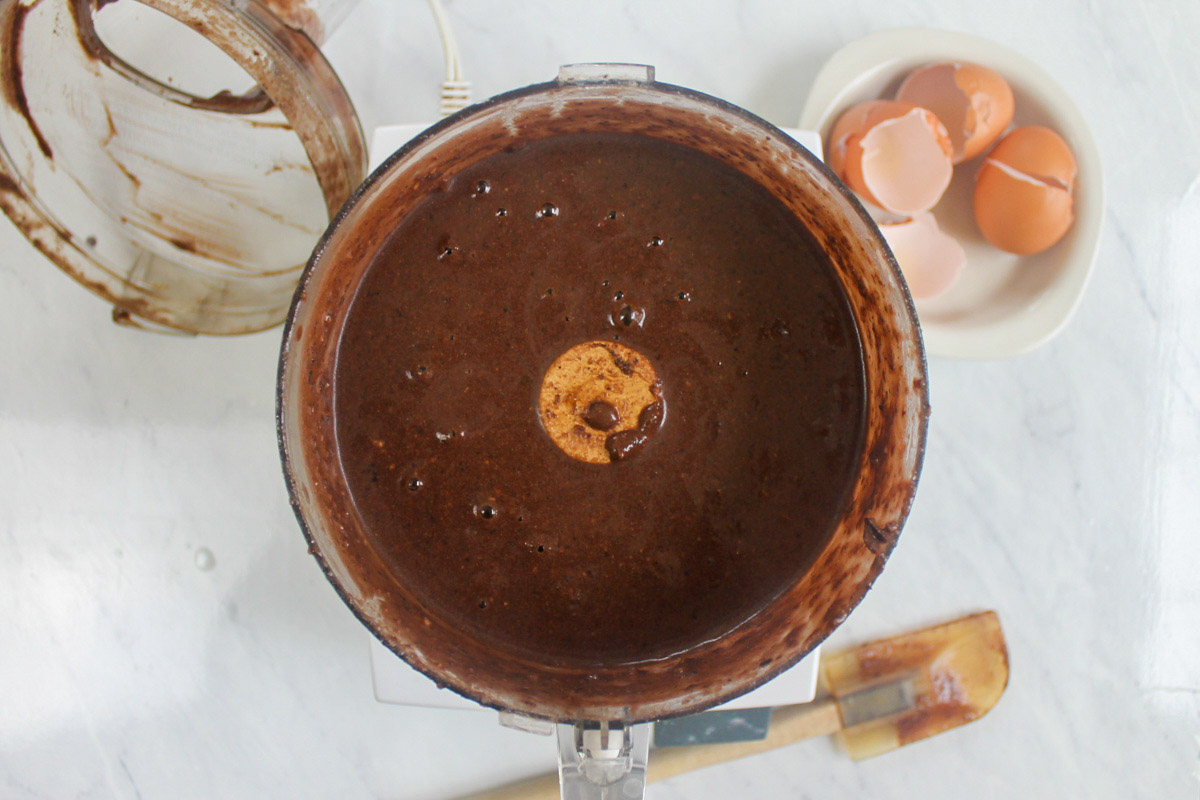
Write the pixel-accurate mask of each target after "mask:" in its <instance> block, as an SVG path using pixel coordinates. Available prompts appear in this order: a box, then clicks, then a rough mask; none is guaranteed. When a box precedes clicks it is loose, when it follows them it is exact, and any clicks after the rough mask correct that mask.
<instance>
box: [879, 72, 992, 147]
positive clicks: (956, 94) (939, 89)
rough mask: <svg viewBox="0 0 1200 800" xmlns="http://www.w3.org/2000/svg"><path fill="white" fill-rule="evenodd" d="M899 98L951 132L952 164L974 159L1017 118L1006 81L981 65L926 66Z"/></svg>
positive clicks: (911, 77) (909, 79)
mask: <svg viewBox="0 0 1200 800" xmlns="http://www.w3.org/2000/svg"><path fill="white" fill-rule="evenodd" d="M896 99H897V100H900V101H903V102H907V103H913V104H914V105H918V106H921V107H922V108H928V109H929V110H930V111H932V112H933V113H934V114H936V115H937V117H938V119H939V120H941V121H942V124H943V125H945V126H946V131H947V132H948V133H949V134H950V141H951V143H952V144H953V146H954V163H955V164H958V163H961V162H963V161H967V160H969V159H972V158H974V157H975V156H977V155H979V154H980V153H982V152H983V151H984V150H986V149H987V148H988V147H989V146H990V145H991V144H992V143H993V142H995V141H996V139H998V138H999V137H1000V135H1001V134H1002V133H1004V129H1005V128H1007V127H1008V126H1009V123H1011V122H1012V118H1013V109H1014V103H1013V93H1012V89H1011V88H1010V87H1009V85H1008V82H1007V81H1006V80H1004V78H1002V77H1001V76H1000V75H999V74H997V73H996V72H995V71H993V70H991V69H988V68H987V67H984V66H980V65H979V64H971V63H967V62H953V63H940V64H928V65H926V66H924V67H919V68H918V69H915V70H913V71H912V72H911V73H910V74H909V76H908V77H907V78H905V79H904V83H902V84H901V85H900V89H899V90H898V91H897V92H896Z"/></svg>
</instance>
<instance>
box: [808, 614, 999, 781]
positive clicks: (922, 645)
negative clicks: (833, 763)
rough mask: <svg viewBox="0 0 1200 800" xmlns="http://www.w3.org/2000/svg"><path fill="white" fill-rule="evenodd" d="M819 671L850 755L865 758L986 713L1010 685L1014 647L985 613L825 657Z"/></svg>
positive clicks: (997, 621) (990, 615) (954, 726)
mask: <svg viewBox="0 0 1200 800" xmlns="http://www.w3.org/2000/svg"><path fill="white" fill-rule="evenodd" d="M821 674H822V681H823V683H824V685H825V687H826V689H827V690H828V691H829V693H830V694H832V695H833V696H834V697H835V698H837V699H838V702H839V707H840V708H841V710H842V718H843V723H844V724H845V725H846V728H845V730H844V731H843V732H842V736H843V740H844V742H845V745H846V751H847V752H848V753H849V754H850V756H851V757H852V758H854V759H855V760H861V759H864V758H869V757H871V756H875V755H880V754H882V753H886V752H889V751H891V750H895V749H896V748H898V747H902V746H904V745H906V744H911V743H912V742H916V741H920V740H921V739H925V738H927V737H929V736H932V735H934V734H935V733H941V732H943V731H947V730H950V729H951V728H957V727H958V726H959V725H964V724H966V723H968V722H971V721H972V720H976V719H979V718H980V717H982V716H983V715H984V714H986V713H987V712H988V711H989V710H991V708H992V706H994V705H995V704H996V701H997V700H999V699H1000V695H1001V694H1003V693H1004V688H1005V687H1006V686H1007V685H1008V649H1007V647H1005V644H1004V633H1003V631H1002V630H1001V629H1000V618H999V617H998V616H996V612H994V611H985V612H983V613H980V614H973V615H971V616H969V617H963V618H962V619H958V620H955V621H953V622H948V623H946V624H944V625H935V626H933V627H931V628H924V629H922V630H919V631H913V632H911V633H905V634H901V635H900V636H892V637H889V638H887V639H880V640H878V641H874V642H868V643H867V644H864V645H861V646H859V647H855V648H853V649H851V650H847V651H844V652H841V653H835V654H833V655H831V656H827V657H826V658H825V659H824V660H823V661H822V662H821ZM889 685H895V686H897V687H901V688H902V690H903V691H902V692H901V694H903V695H904V696H906V697H907V698H908V699H907V700H906V702H905V704H904V706H905V707H903V708H897V705H896V703H895V702H893V699H894V698H893V695H896V694H897V693H896V692H889V691H886V688H887V687H888V686H889ZM877 698H878V700H877ZM888 698H893V699H888ZM874 703H878V705H877V707H876V708H875V709H874V710H873V709H872V704H874Z"/></svg>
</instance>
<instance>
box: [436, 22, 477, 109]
mask: <svg viewBox="0 0 1200 800" xmlns="http://www.w3.org/2000/svg"><path fill="white" fill-rule="evenodd" d="M429 10H430V11H432V12H433V19H434V21H435V22H437V28H438V33H439V34H441V37H442V52H443V53H444V54H445V57H446V80H444V81H442V97H441V102H439V103H438V114H440V115H441V116H443V117H448V116H450V115H451V114H453V113H454V112H455V111H458V110H459V109H463V108H466V107H467V106H468V105H470V103H471V82H470V81H467V80H464V79H463V69H462V58H461V57H460V56H459V54H458V42H456V41H455V39H454V31H453V30H452V29H451V28H450V20H449V19H448V18H447V17H446V10H445V9H444V8H442V0H429Z"/></svg>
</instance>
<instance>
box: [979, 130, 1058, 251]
mask: <svg viewBox="0 0 1200 800" xmlns="http://www.w3.org/2000/svg"><path fill="white" fill-rule="evenodd" d="M1075 173H1076V165H1075V158H1074V156H1073V155H1072V154H1071V151H1070V148H1068V147H1067V144H1066V142H1064V141H1063V140H1062V138H1061V137H1060V136H1059V135H1058V134H1056V133H1055V132H1054V131H1052V130H1050V129H1048V128H1042V127H1036V126H1029V127H1024V128H1017V129H1016V130H1014V131H1013V132H1012V133H1010V134H1009V135H1008V136H1006V137H1004V139H1003V140H1001V142H1000V143H999V144H998V145H996V148H995V149H994V150H993V151H992V152H991V154H990V155H989V156H988V158H987V160H986V161H985V162H984V164H983V167H982V168H981V169H980V171H979V175H978V176H977V177H976V179H975V221H976V223H978V225H979V230H980V232H981V233H982V234H983V236H984V238H985V239H987V240H988V241H989V242H991V243H992V244H993V245H995V246H996V247H998V248H1000V249H1001V250H1005V251H1007V252H1010V253H1016V254H1018V255H1031V254H1033V253H1040V252H1042V251H1043V250H1046V249H1047V248H1049V247H1051V246H1053V245H1054V244H1055V243H1056V242H1058V240H1059V239H1061V238H1062V237H1063V235H1064V234H1066V232H1067V230H1068V229H1070V227H1071V223H1072V222H1073V221H1074V218H1075V217H1074V212H1073V209H1072V207H1073V205H1074V198H1073V192H1074V188H1075Z"/></svg>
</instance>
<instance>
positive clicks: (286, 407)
mask: <svg viewBox="0 0 1200 800" xmlns="http://www.w3.org/2000/svg"><path fill="white" fill-rule="evenodd" d="M603 83H606V84H609V85H612V84H623V83H637V84H638V85H639V86H640V87H641V88H649V89H652V90H654V91H658V92H665V93H668V94H674V95H681V96H683V97H685V98H687V99H690V100H692V101H697V102H699V103H700V104H702V105H707V106H709V107H716V108H718V109H720V110H722V111H725V112H727V113H729V114H732V115H735V116H737V117H740V118H742V119H744V120H746V121H747V122H749V123H750V124H752V125H754V126H756V127H758V128H760V129H763V130H764V131H766V132H768V133H771V134H772V135H773V136H774V138H775V139H776V140H777V141H778V142H779V144H780V145H782V146H784V147H786V148H787V149H788V151H789V155H792V156H794V157H796V158H799V159H802V160H804V161H805V162H806V163H807V164H808V165H809V166H810V167H811V168H812V169H814V170H815V172H816V173H817V174H818V175H819V176H820V177H821V178H823V179H824V180H825V182H826V183H827V186H828V188H829V189H831V190H832V191H833V192H835V193H836V194H838V195H839V196H840V198H841V199H842V200H844V201H845V203H846V204H847V209H848V213H849V214H850V215H852V216H854V217H857V220H858V222H859V223H861V224H862V225H863V226H865V227H866V228H867V230H868V237H869V238H870V239H872V240H873V242H874V243H875V244H877V245H878V247H879V251H878V252H879V255H880V257H881V258H880V269H881V271H882V272H884V273H886V274H887V275H888V276H890V277H891V279H892V280H894V282H895V286H896V288H897V289H898V292H899V296H900V297H901V298H902V303H901V304H900V305H901V307H900V308H898V309H897V311H896V313H897V315H898V316H900V317H903V318H904V319H905V320H906V323H905V324H906V325H911V331H912V339H911V343H912V346H913V347H915V351H914V352H915V358H914V359H913V361H914V363H913V364H912V366H911V369H912V371H913V373H914V374H915V375H916V376H917V381H915V382H914V385H913V388H912V395H913V396H914V397H915V401H914V402H915V404H916V405H915V406H914V408H916V409H917V410H918V413H917V414H916V415H915V419H913V420H910V421H907V422H904V423H901V422H897V423H896V424H897V427H898V428H904V429H905V430H908V431H909V432H910V434H911V435H912V437H913V438H912V440H911V442H910V443H909V444H908V445H907V446H906V447H907V449H908V450H909V453H910V455H909V458H908V463H909V469H907V470H906V471H905V475H904V478H903V481H904V483H905V484H906V486H907V488H906V490H905V491H904V492H903V497H900V498H898V500H899V502H898V504H897V506H896V508H895V512H896V513H895V514H894V517H893V519H892V520H891V523H890V524H889V525H888V526H887V529H886V531H884V532H883V533H881V532H880V531H879V530H878V529H873V532H874V533H875V535H876V536H880V537H882V538H880V540H879V541H873V540H872V541H866V542H865V544H866V549H867V550H868V551H869V555H868V556H866V557H865V558H866V560H867V561H870V565H869V566H868V567H867V568H866V569H867V572H866V573H864V576H863V578H862V580H861V581H860V582H859V583H857V584H856V585H855V586H854V587H852V588H851V589H850V590H849V591H842V592H840V593H839V594H838V600H837V606H836V612H837V613H836V615H835V613H834V612H833V611H830V613H829V614H828V615H826V617H825V618H823V619H820V620H819V621H818V622H817V624H816V632H815V633H814V634H813V635H812V636H811V637H810V641H808V642H807V644H808V645H809V646H808V647H805V648H794V649H793V651H792V652H788V653H786V654H785V655H784V657H782V658H779V659H775V660H774V662H773V664H772V665H771V667H770V668H769V669H763V670H762V671H761V672H759V673H757V674H755V675H753V676H749V677H747V678H746V679H744V680H741V681H731V682H729V683H727V684H725V685H723V686H722V687H720V688H712V689H711V690H710V691H708V692H707V693H706V697H705V699H704V700H703V701H702V702H696V701H695V700H694V699H690V700H689V699H687V698H688V697H691V696H692V695H694V694H696V692H692V693H691V694H689V695H685V696H684V698H683V699H678V700H670V701H638V702H637V703H635V704H633V705H632V706H626V707H625V715H624V716H623V717H622V720H623V721H630V722H639V721H649V720H653V719H665V718H669V717H673V716H679V715H682V714H691V713H696V712H698V711H701V710H704V709H706V708H709V707H712V706H714V705H719V704H720V703H723V702H726V701H728V700H729V699H731V698H733V697H736V696H739V695H741V694H744V693H746V692H749V691H751V690H753V689H755V688H758V687H759V686H761V685H762V684H763V683H766V682H767V681H768V680H770V679H772V678H774V677H775V676H776V675H778V674H779V673H781V672H783V671H785V670H786V669H788V668H790V667H792V666H794V665H795V664H796V663H797V662H798V661H799V660H800V659H801V658H803V657H804V656H805V655H806V654H807V653H808V652H810V651H811V650H812V649H813V648H815V647H816V646H818V645H819V644H820V643H821V642H822V641H823V640H824V639H825V638H826V637H827V636H828V635H829V634H830V633H831V632H832V631H833V630H835V629H836V628H837V627H838V625H840V623H841V622H842V621H843V620H844V619H845V617H846V616H847V615H848V614H849V612H850V610H852V609H853V608H854V607H856V606H857V605H858V603H859V602H861V600H862V598H863V597H864V596H865V594H866V592H867V591H868V590H869V589H870V587H871V585H872V584H873V583H874V580H875V578H876V577H877V576H878V574H879V572H880V571H881V570H882V568H883V566H884V564H885V562H886V560H887V558H888V556H889V555H890V553H891V551H892V549H893V547H894V545H895V543H896V537H898V535H899V532H900V528H901V527H902V525H903V523H904V521H905V520H906V519H907V516H908V514H909V511H910V510H911V507H912V502H913V499H914V497H915V494H916V489H917V484H918V482H919V477H920V472H921V467H922V465H923V461H924V454H925V448H926V441H927V433H928V413H929V403H928V364H927V359H926V356H925V349H924V345H923V341H922V338H921V330H920V326H919V324H918V323H917V315H916V309H915V307H914V305H913V301H912V298H911V296H910V295H909V293H908V290H907V286H906V284H905V283H904V281H903V277H902V275H901V273H900V270H899V266H898V265H897V263H896V261H895V259H894V257H893V256H892V254H891V251H890V250H888V248H887V247H886V244H885V243H884V240H883V237H882V235H881V234H880V233H879V230H878V228H877V226H876V225H875V223H874V221H873V220H872V219H871V217H870V215H869V214H868V213H867V212H866V210H865V209H863V207H862V205H861V204H860V203H859V202H858V200H857V198H855V197H854V195H853V193H851V192H850V191H849V190H848V189H846V188H845V187H844V186H843V185H842V184H841V182H840V181H839V180H838V179H837V178H836V177H835V176H834V175H833V173H832V172H831V171H830V170H829V168H828V167H827V166H826V165H825V164H824V163H823V162H822V161H821V160H820V159H819V158H817V157H816V156H815V155H813V154H812V153H811V152H810V151H809V150H808V149H807V148H805V147H804V146H803V145H801V144H799V143H798V142H796V141H795V139H793V138H792V137H791V136H789V135H788V134H787V132H786V131H783V130H781V129H779V128H778V127H777V126H775V125H772V124H771V123H769V122H767V121H766V120H763V119H761V118H760V117H758V116H757V115H755V114H753V113H752V112H749V111H747V110H746V109H743V108H741V107H739V106H737V105H734V104H732V103H729V102H728V101H725V100H722V99H720V98H716V97H713V96H711V95H707V94H704V93H702V92H698V91H695V90H692V89H688V88H685V87H680V86H676V85H673V84H666V83H661V82H658V81H654V80H650V81H646V82H629V81H619V80H618V81H604V82H603ZM563 86H564V83H563V82H561V81H549V82H544V83H538V84H533V85H530V86H526V87H522V88H519V89H515V90H512V91H509V92H505V93H502V94H499V95H496V96H494V97H492V98H489V99H488V100H485V101H483V102H481V103H479V104H476V105H473V106H470V107H468V108H466V109H463V110H462V111H459V112H457V113H456V114H454V115H452V116H450V117H447V118H444V119H442V120H440V121H438V122H437V123H435V124H433V125H432V126H430V127H429V128H427V129H425V130H424V131H422V132H421V133H419V134H417V135H416V136H414V137H413V138H412V139H410V140H409V141H408V142H406V143H405V144H404V145H403V146H402V147H401V148H399V149H398V150H397V151H396V152H395V153H393V154H392V155H391V156H389V157H388V158H386V159H385V160H384V161H383V162H382V163H381V164H380V165H379V167H377V168H376V169H375V170H374V171H372V173H371V174H370V175H369V176H368V178H367V179H366V180H365V181H364V182H363V183H362V184H361V185H359V186H358V187H357V188H356V189H355V191H354V192H353V194H352V195H351V197H350V198H349V199H348V200H347V202H346V203H345V204H344V205H343V206H342V208H341V209H340V210H339V212H338V213H337V214H336V215H335V217H334V218H333V220H332V221H331V222H330V224H329V226H328V228H327V229H326V231H325V233H324V234H323V235H322V237H321V240H320V242H319V243H318V245H317V246H316V247H315V248H314V250H313V253H312V256H311V258H310V260H309V262H308V264H307V265H306V266H305V269H304V272H303V275H302V277H301V279H300V281H299V284H298V286H297V288H296V293H295V295H294V297H293V301H292V304H291V307H290V309H289V312H288V315H287V318H286V320H285V324H284V331H283V341H282V346H281V348H280V353H279V360H278V371H277V382H276V409H275V412H276V435H277V440H278V445H279V449H280V455H281V460H282V466H283V472H284V477H285V481H286V484H287V490H288V496H289V501H290V504H291V506H292V509H293V512H294V513H295V515H296V518H297V521H298V522H299V525H300V528H301V530H302V532H303V535H304V537H305V540H306V542H307V544H308V546H309V552H310V553H311V554H312V555H313V557H314V558H315V559H316V560H317V562H318V564H319V565H320V567H321V570H322V572H323V573H324V574H325V576H326V578H327V579H328V580H329V582H330V584H331V585H332V586H333V587H334V589H335V591H336V592H337V594H338V596H339V597H340V598H341V599H342V601H343V602H344V603H345V604H346V605H347V606H348V607H349V608H350V610H351V611H352V613H353V614H354V615H355V617H357V618H358V619H359V621H360V622H362V623H363V625H364V627H366V628H367V629H368V630H369V631H371V633H372V634H373V635H375V636H376V638H377V639H379V640H380V642H381V643H382V644H383V645H384V646H385V647H386V648H387V649H388V650H390V651H392V652H393V653H395V654H396V655H397V656H399V657H400V658H401V659H403V660H404V661H405V662H407V663H408V664H409V665H410V666H412V667H413V668H415V669H416V670H417V671H419V672H421V673H423V674H425V675H426V676H427V677H429V678H431V679H432V680H434V681H435V682H437V683H438V685H439V686H445V687H446V688H448V689H451V690H452V691H454V692H455V693H457V694H460V695H462V696H464V697H466V698H468V699H470V700H473V701H475V702H477V703H480V704H481V705H483V706H487V707H491V708H496V709H498V710H502V711H509V712H515V713H519V714H522V715H526V716H545V717H546V718H548V719H556V720H559V721H565V720H567V719H570V718H569V717H564V716H561V715H543V714H538V713H537V712H536V711H531V710H530V709H529V708H528V707H523V706H513V705H505V704H503V703H502V702H500V701H499V700H498V699H497V697H496V694H495V693H494V692H492V691H489V690H487V689H484V690H482V691H481V690H479V689H477V688H476V687H474V686H472V685H470V684H468V683H466V682H465V681H462V680H458V679H454V678H452V676H448V675H446V674H438V673H436V672H435V670H434V669H433V668H432V667H431V666H429V665H427V664H425V663H422V661H421V660H420V659H419V658H414V657H411V656H412V654H409V653H406V652H404V651H402V650H401V649H400V648H399V647H398V646H397V645H396V644H395V643H393V642H392V641H391V640H390V638H389V637H385V636H383V635H381V634H380V632H379V630H378V626H377V625H376V624H375V623H374V622H373V621H372V620H371V618H370V617H369V615H368V613H367V610H366V609H365V608H364V607H363V603H361V602H359V601H357V600H355V599H354V598H353V597H351V595H350V591H349V588H348V587H347V586H344V585H343V584H342V581H341V580H340V579H338V578H337V576H336V574H335V570H334V568H333V564H332V563H331V562H330V557H329V555H327V554H326V553H325V552H324V551H323V549H322V547H321V545H320V543H319V542H318V540H317V538H316V536H315V534H314V531H313V525H320V523H321V520H320V519H313V520H310V519H309V515H308V514H307V513H306V512H305V508H304V506H305V503H304V501H303V495H304V492H302V491H301V488H302V487H301V486H300V482H301V478H300V477H299V471H298V469H297V466H298V465H303V464H302V462H303V461H304V459H305V455H304V454H303V453H301V452H296V453H293V452H292V449H293V448H292V444H293V440H292V436H291V433H290V432H289V430H288V424H289V416H290V415H292V414H299V413H301V412H300V411H299V410H298V409H297V410H292V409H291V408H290V402H289V396H288V395H289V370H293V371H295V370H299V369H300V366H299V356H300V355H301V354H302V353H303V352H304V346H303V345H302V344H301V343H300V341H299V340H300V337H301V336H302V333H301V332H300V331H299V330H298V328H299V327H301V323H300V322H299V321H298V314H299V312H300V310H301V307H302V306H303V305H304V304H305V300H306V298H307V294H308V292H309V289H310V285H311V284H312V283H313V280H314V276H315V275H316V274H317V273H318V272H323V270H321V264H322V262H323V261H325V260H326V251H327V250H328V249H329V247H331V246H332V244H333V242H334V239H335V237H336V236H337V234H338V233H339V231H340V230H341V229H342V228H343V227H344V226H345V224H346V223H347V221H348V219H350V218H351V216H352V214H353V213H354V211H355V209H356V207H357V206H358V205H359V204H360V203H363V202H366V200H367V198H368V197H369V196H370V195H371V193H372V192H373V190H374V187H375V186H376V185H378V184H379V183H381V182H382V181H383V180H385V176H387V175H388V174H389V173H390V172H391V171H392V169H393V167H394V166H395V165H396V164H397V163H400V162H402V161H403V160H404V159H405V158H406V157H407V156H408V155H410V154H411V153H413V152H414V151H416V150H418V149H419V148H421V147H422V146H424V145H425V143H426V142H428V141H429V140H430V139H432V138H435V137H436V136H437V135H438V134H440V133H441V132H442V131H444V130H446V129H447V128H449V127H451V126H454V125H456V124H458V123H459V122H461V121H464V120H469V119H470V118H471V117H474V116H476V115H480V114H483V113H484V112H487V111H488V110H490V109H491V108H493V107H494V106H499V105H503V104H506V103H509V102H512V101H515V100H520V99H521V98H523V97H526V96H528V95H532V94H537V93H541V92H544V91H547V90H555V89H561V88H563ZM305 327H309V326H305ZM860 335H861V334H860ZM867 457H868V454H867V453H866V451H865V450H864V452H863V453H862V454H861V456H860V463H862V464H864V465H865V464H866V463H867ZM306 472H307V470H306ZM879 503H880V505H881V506H883V505H887V501H883V500H881V501H879ZM870 522H871V521H870V520H868V524H870ZM825 547H826V549H827V548H828V544H827V545H826V546H825ZM824 552H825V551H824V550H822V551H821V552H820V553H819V554H818V556H817V559H818V560H820V559H821V558H822V557H823V555H824ZM755 618H757V614H756V615H755V616H753V617H751V618H750V620H747V621H746V622H745V623H742V625H739V626H738V628H735V629H734V630H733V631H730V632H729V634H728V635H727V636H732V635H733V634H734V633H735V632H737V631H738V630H741V629H742V628H743V627H745V626H746V625H747V624H749V623H750V622H752V621H753V620H754V619H755ZM689 652H690V651H689ZM661 660H662V659H653V660H652V661H661ZM639 663H641V662H639ZM646 663H651V662H646ZM632 666H637V665H632ZM589 718H590V717H589Z"/></svg>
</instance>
